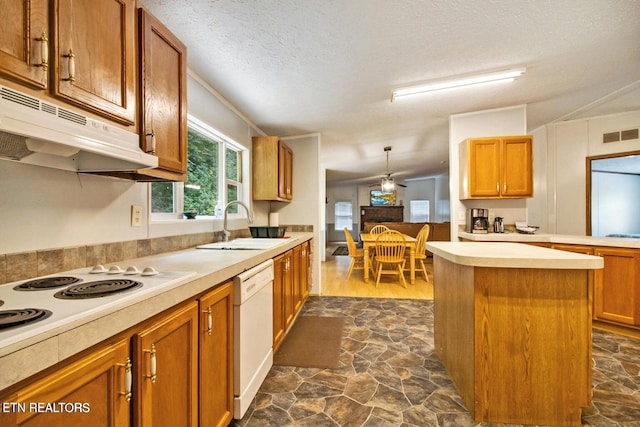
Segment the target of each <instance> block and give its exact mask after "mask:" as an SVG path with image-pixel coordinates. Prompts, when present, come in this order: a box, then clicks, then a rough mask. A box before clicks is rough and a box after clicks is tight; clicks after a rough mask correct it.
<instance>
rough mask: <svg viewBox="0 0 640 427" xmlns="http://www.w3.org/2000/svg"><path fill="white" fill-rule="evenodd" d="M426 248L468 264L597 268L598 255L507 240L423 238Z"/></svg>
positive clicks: (476, 265)
mask: <svg viewBox="0 0 640 427" xmlns="http://www.w3.org/2000/svg"><path fill="white" fill-rule="evenodd" d="M427 249H428V250H430V251H431V252H433V254H434V255H436V256H440V257H442V258H444V259H446V260H448V261H451V262H453V263H455V264H461V265H467V266H472V267H497V268H540V269H589V270H590V269H599V268H603V267H604V261H603V259H602V258H600V257H597V256H592V255H583V254H579V253H574V252H566V251H557V250H554V249H548V248H542V247H538V246H533V245H521V244H518V243H508V242H489V243H485V244H482V245H478V244H476V243H474V242H427Z"/></svg>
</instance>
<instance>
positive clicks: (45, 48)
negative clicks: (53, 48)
mask: <svg viewBox="0 0 640 427" xmlns="http://www.w3.org/2000/svg"><path fill="white" fill-rule="evenodd" d="M36 40H37V41H39V42H40V63H39V64H34V65H35V66H36V67H42V69H43V70H44V71H47V68H49V38H48V37H47V33H46V32H45V31H43V32H42V35H41V36H40V37H39V38H37V39H36Z"/></svg>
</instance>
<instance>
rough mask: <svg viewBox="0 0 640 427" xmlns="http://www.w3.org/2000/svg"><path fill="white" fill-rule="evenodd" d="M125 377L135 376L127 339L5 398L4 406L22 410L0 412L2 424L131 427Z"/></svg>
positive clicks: (49, 426)
mask: <svg viewBox="0 0 640 427" xmlns="http://www.w3.org/2000/svg"><path fill="white" fill-rule="evenodd" d="M127 375H131V364H130V362H129V340H128V339H123V340H121V341H118V342H115V343H113V344H109V345H105V346H103V347H101V348H99V349H98V350H96V351H94V352H92V353H90V354H89V355H87V356H85V357H82V358H81V359H79V360H77V361H74V362H71V363H69V364H68V366H63V367H62V368H60V369H58V370H57V371H55V372H54V373H52V374H50V375H47V376H45V377H43V378H42V379H40V380H37V381H35V382H33V383H31V384H29V385H28V386H26V387H24V388H22V389H20V390H19V391H17V392H15V393H13V394H10V395H9V396H2V398H1V400H2V402H3V403H4V402H15V403H16V405H24V406H23V407H18V406H16V407H14V408H13V409H12V410H10V411H5V410H3V411H0V425H1V426H3V427H9V426H21V427H39V426H43V427H44V426H46V427H58V426H59V427H68V426H108V427H126V426H129V425H130V412H131V411H130V405H131V402H130V398H131V396H130V395H127V393H126V391H127V390H126V389H125V383H126V381H125V378H126V376H127ZM21 408H22V409H23V410H21Z"/></svg>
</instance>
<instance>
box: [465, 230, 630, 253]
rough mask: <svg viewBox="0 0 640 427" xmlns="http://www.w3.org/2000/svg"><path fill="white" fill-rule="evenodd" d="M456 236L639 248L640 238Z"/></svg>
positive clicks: (510, 233)
mask: <svg viewBox="0 0 640 427" xmlns="http://www.w3.org/2000/svg"><path fill="white" fill-rule="evenodd" d="M458 238H460V239H464V240H469V241H473V242H514V243H549V244H553V243H561V244H568V245H587V246H610V247H617V248H636V249H638V248H640V238H633V237H594V236H577V235H573V234H547V233H535V234H521V233H515V232H507V233H486V234H473V233H467V232H466V231H459V232H458Z"/></svg>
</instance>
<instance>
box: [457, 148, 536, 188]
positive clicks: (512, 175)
mask: <svg viewBox="0 0 640 427" xmlns="http://www.w3.org/2000/svg"><path fill="white" fill-rule="evenodd" d="M532 196H533V139H532V137H531V136H530V135H523V136H499V137H490V138H470V139H467V140H465V141H463V142H462V143H461V144H460V199H496V198H525V197H532Z"/></svg>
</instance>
